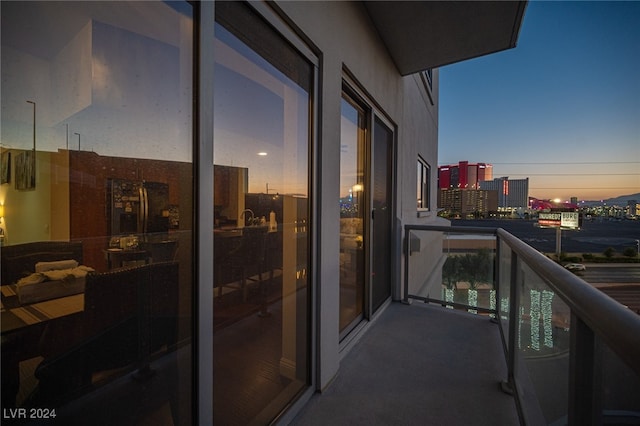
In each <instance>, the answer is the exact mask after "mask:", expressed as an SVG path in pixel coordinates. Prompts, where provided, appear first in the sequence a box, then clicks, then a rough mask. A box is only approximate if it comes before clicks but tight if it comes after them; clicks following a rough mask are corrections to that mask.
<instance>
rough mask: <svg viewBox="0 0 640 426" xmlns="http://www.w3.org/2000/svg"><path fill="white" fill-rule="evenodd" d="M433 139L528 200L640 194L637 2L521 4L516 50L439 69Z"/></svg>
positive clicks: (445, 155)
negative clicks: (520, 189)
mask: <svg viewBox="0 0 640 426" xmlns="http://www.w3.org/2000/svg"><path fill="white" fill-rule="evenodd" d="M439 132H440V133H439V148H438V149H439V158H438V163H439V165H446V164H457V163H458V161H463V160H468V161H469V162H472V163H477V162H481V163H490V164H493V172H494V173H493V176H494V178H495V177H501V176H509V178H510V179H523V178H526V177H529V195H530V196H533V197H537V198H560V199H562V200H568V199H569V198H570V197H572V196H575V197H578V199H579V200H596V199H603V198H610V197H615V196H620V195H628V194H633V193H637V192H640V2H639V1H628V2H582V1H580V2H578V1H571V2H551V1H531V2H529V4H528V6H527V9H526V12H525V17H524V21H523V24H522V27H521V29H520V37H519V39H518V45H517V47H516V48H515V49H511V50H507V51H504V52H499V53H496V54H493V55H489V56H485V57H482V58H477V59H473V60H469V61H466V62H462V63H459V64H454V65H449V66H446V67H443V68H441V69H440V123H439Z"/></svg>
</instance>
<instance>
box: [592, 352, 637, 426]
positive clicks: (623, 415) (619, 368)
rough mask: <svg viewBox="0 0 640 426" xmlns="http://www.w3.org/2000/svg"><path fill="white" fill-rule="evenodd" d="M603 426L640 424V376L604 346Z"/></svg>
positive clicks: (602, 369)
mask: <svg viewBox="0 0 640 426" xmlns="http://www.w3.org/2000/svg"><path fill="white" fill-rule="evenodd" d="M600 371H602V389H603V391H602V424H635V425H637V424H640V376H638V374H636V373H635V372H634V371H633V370H632V369H631V368H629V367H628V366H627V364H625V363H624V362H623V361H622V360H621V359H620V358H619V357H618V356H617V355H615V354H614V353H613V352H612V351H611V349H610V348H609V347H608V346H606V345H605V344H602V368H601V369H600Z"/></svg>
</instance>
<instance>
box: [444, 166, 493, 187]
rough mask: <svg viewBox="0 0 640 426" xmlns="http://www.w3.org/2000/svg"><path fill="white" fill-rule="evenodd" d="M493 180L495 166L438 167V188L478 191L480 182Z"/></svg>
mask: <svg viewBox="0 0 640 426" xmlns="http://www.w3.org/2000/svg"><path fill="white" fill-rule="evenodd" d="M492 179H493V166H492V165H491V164H487V163H469V162H468V161H460V162H459V163H458V164H452V165H446V166H440V167H438V188H440V189H455V188H460V189H478V188H479V185H478V182H482V181H485V180H492Z"/></svg>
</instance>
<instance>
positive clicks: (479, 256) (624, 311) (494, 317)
mask: <svg viewBox="0 0 640 426" xmlns="http://www.w3.org/2000/svg"><path fill="white" fill-rule="evenodd" d="M405 236H406V238H405V247H404V250H405V253H408V254H409V255H408V256H405V283H404V285H405V292H404V294H405V295H406V296H405V300H404V301H403V302H404V303H398V302H396V303H392V304H391V305H389V306H388V307H387V309H386V310H385V311H384V312H383V313H382V314H381V315H380V316H379V317H378V318H376V319H375V320H374V322H373V323H372V324H370V328H369V330H368V331H367V332H366V333H365V334H364V335H363V336H362V337H361V339H360V340H359V341H358V342H357V344H356V345H354V346H353V347H352V349H351V350H350V352H349V353H348V354H346V355H345V356H344V358H343V359H342V363H341V367H340V371H339V373H338V375H337V377H336V379H335V380H334V382H333V383H332V384H331V385H330V386H328V388H327V389H325V390H324V391H323V392H322V393H318V394H316V395H315V396H314V397H313V398H312V399H311V401H310V402H309V403H308V404H307V405H306V407H305V408H304V409H303V411H302V412H301V413H300V414H299V415H298V416H297V417H296V418H295V420H294V421H293V423H292V424H295V425H325V424H335V425H342V424H344V425H356V424H367V425H369V424H434V425H436V424H438V425H439V424H447V425H468V424H474V425H484V424H487V425H518V424H523V425H542V424H545V425H547V424H548V425H553V426H559V425H581V426H582V425H599V424H640V339H638V336H640V315H637V314H636V313H635V312H633V311H631V310H630V309H628V308H627V307H625V306H624V305H622V304H620V303H618V302H616V301H615V300H613V299H611V298H610V297H609V296H607V295H605V294H604V293H602V292H601V291H600V290H598V289H596V288H594V287H592V286H591V285H589V284H588V283H586V282H584V281H583V280H582V279H580V278H579V277H577V276H576V275H574V274H573V273H571V272H569V271H567V270H565V269H564V268H562V267H561V266H559V265H557V264H556V263H554V262H553V261H551V260H550V259H548V258H546V257H545V256H543V255H542V254H540V253H538V252H537V251H535V250H534V249H532V248H531V247H530V246H528V245H526V244H525V243H523V242H522V241H520V240H518V239H517V238H515V237H514V236H513V235H511V234H509V233H507V232H505V231H504V230H502V229H490V228H468V227H464V228H455V227H451V228H449V227H434V226H433V227H430V226H412V225H407V226H405ZM438 244H440V245H439V246H438ZM434 246H435V247H438V249H437V250H436V251H437V252H440V247H441V248H442V250H441V253H440V255H437V256H433V251H428V249H427V248H428V247H434ZM427 252H428V253H427ZM427 257H431V258H433V257H435V259H431V261H427ZM451 259H454V260H451ZM416 277H423V279H417V278H416ZM410 282H411V283H419V284H417V285H416V284H414V285H413V286H411V285H410V284H409V283H410Z"/></svg>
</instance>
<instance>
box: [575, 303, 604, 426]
mask: <svg viewBox="0 0 640 426" xmlns="http://www.w3.org/2000/svg"><path fill="white" fill-rule="evenodd" d="M601 367H602V352H601V347H600V345H599V344H598V341H597V339H596V336H595V335H594V333H593V330H591V328H589V326H588V325H587V324H585V323H584V321H582V319H580V318H579V317H578V316H577V315H576V314H575V313H574V312H573V311H572V312H571V347H570V352H569V406H568V407H567V408H568V420H569V426H591V425H593V426H595V425H600V424H602V406H601V404H602V397H601V394H600V390H601V389H602V387H601V382H602V373H601Z"/></svg>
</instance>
